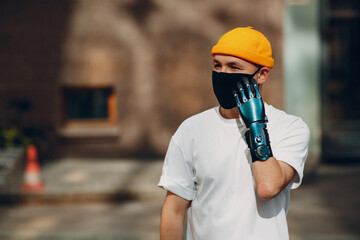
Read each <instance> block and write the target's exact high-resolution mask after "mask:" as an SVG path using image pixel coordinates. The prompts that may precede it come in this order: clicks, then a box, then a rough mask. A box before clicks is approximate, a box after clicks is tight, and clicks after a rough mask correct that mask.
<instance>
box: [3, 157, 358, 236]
mask: <svg viewBox="0 0 360 240" xmlns="http://www.w3.org/2000/svg"><path fill="white" fill-rule="evenodd" d="M161 165H162V161H161V160H154V161H138V160H134V159H128V160H121V161H114V160H101V161H99V160H90V159H88V160H79V159H66V160H62V161H59V162H54V163H53V164H50V165H48V166H46V167H44V168H43V169H42V176H43V180H44V183H45V185H46V188H45V191H44V193H43V194H40V195H34V196H31V198H30V200H31V201H27V203H26V204H14V205H2V206H0V239H9V240H25V239H26V240H64V239H70V240H72V239H73V240H85V239H86V240H95V239H96V240H108V239H121V240H152V239H159V235H158V228H159V219H160V211H161V205H162V202H163V199H164V192H163V191H162V190H161V189H158V188H157V187H156V183H157V181H158V179H159V175H160V172H161ZM359 189H360V165H347V166H335V165H332V166H330V165H328V166H326V165H322V166H320V167H319V169H318V174H317V177H316V178H315V179H314V180H313V181H311V182H307V183H306V182H305V184H304V185H302V186H301V188H300V189H298V190H295V191H293V192H292V201H291V206H290V212H289V216H288V220H289V229H290V232H291V239H292V240H325V239H329V240H337V239H339V240H340V239H341V240H342V239H344V240H358V239H360V230H359V220H360V192H359Z"/></svg>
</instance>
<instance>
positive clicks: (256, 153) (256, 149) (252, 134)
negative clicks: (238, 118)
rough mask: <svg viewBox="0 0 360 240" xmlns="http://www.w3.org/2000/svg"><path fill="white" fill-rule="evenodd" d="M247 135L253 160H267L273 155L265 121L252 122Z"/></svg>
mask: <svg viewBox="0 0 360 240" xmlns="http://www.w3.org/2000/svg"><path fill="white" fill-rule="evenodd" d="M245 135H246V141H247V143H248V146H249V148H250V153H251V158H252V161H253V162H255V161H266V160H267V159H269V158H270V157H272V156H273V155H272V150H271V146H270V140H269V134H268V131H267V129H266V124H265V123H259V122H255V123H252V124H251V125H250V128H249V130H248V131H247V132H246V134H245Z"/></svg>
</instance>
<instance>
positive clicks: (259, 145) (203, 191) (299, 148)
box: [159, 27, 309, 240]
mask: <svg viewBox="0 0 360 240" xmlns="http://www.w3.org/2000/svg"><path fill="white" fill-rule="evenodd" d="M211 54H212V56H213V66H214V69H213V70H214V71H213V76H212V78H213V79H212V80H213V88H214V93H215V95H216V97H217V99H218V101H219V103H220V106H219V107H215V108H212V109H210V110H207V111H205V112H202V113H200V114H197V115H195V116H192V117H190V118H189V119H187V120H185V121H184V122H183V123H182V124H181V126H180V127H179V129H178V130H177V131H176V133H175V134H174V136H173V137H172V139H171V141H170V145H169V148H168V152H167V154H166V157H165V162H164V166H163V172H162V176H161V179H160V182H159V186H160V187H163V188H164V189H166V190H167V195H166V199H165V202H164V206H163V210H162V216H161V224H160V225H161V226H160V238H161V239H162V240H168V239H171V240H175V239H176V240H177V239H179V240H180V239H183V238H184V230H185V229H186V231H185V235H186V239H188V240H189V239H191V240H192V239H194V240H195V239H196V240H222V239H223V240H232V239H234V240H235V239H236V240H238V239H246V240H249V239H256V240H263V239H267V240H269V239H274V240H282V239H289V234H288V228H287V223H286V214H287V210H288V207H289V192H290V189H294V188H297V187H298V186H299V185H300V183H301V180H302V176H303V169H304V163H305V160H306V156H307V145H308V141H309V130H308V128H307V126H306V124H305V123H304V122H303V121H302V120H301V119H300V118H298V117H295V116H291V115H288V114H286V113H285V112H283V111H280V110H278V109H276V108H274V107H272V106H270V105H267V104H266V103H263V101H262V99H261V94H260V92H261V86H262V84H264V83H265V82H266V81H267V79H268V76H269V71H270V69H271V68H272V67H273V65H274V60H273V58H272V50H271V45H270V43H269V41H268V40H267V39H266V37H265V36H264V35H263V34H261V33H260V32H258V31H256V30H254V29H252V28H251V27H247V28H236V29H233V30H231V31H229V32H228V33H226V34H225V35H223V36H222V37H221V38H220V40H219V42H218V43H217V44H216V45H215V46H214V47H213V49H212V51H211ZM186 216H187V218H186Z"/></svg>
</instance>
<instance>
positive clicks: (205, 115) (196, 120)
mask: <svg viewBox="0 0 360 240" xmlns="http://www.w3.org/2000/svg"><path fill="white" fill-rule="evenodd" d="M215 116H216V108H210V109H207V110H204V111H202V112H200V113H197V114H195V115H192V116H191V117H189V118H187V119H185V120H184V121H183V122H182V124H181V125H192V124H201V123H203V121H204V120H207V121H208V120H210V119H212V118H214V117H215Z"/></svg>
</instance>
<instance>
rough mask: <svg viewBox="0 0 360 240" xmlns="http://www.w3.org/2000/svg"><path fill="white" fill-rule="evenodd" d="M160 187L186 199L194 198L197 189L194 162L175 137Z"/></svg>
mask: <svg viewBox="0 0 360 240" xmlns="http://www.w3.org/2000/svg"><path fill="white" fill-rule="evenodd" d="M158 186H159V187H162V188H164V189H166V190H168V191H170V192H172V193H174V194H176V195H178V196H180V197H182V198H184V199H187V200H189V201H191V200H194V198H195V194H196V191H195V190H194V189H195V184H194V171H193V164H192V162H191V158H190V156H188V154H186V153H185V152H184V150H183V147H181V146H180V145H179V144H178V143H177V142H176V141H175V139H174V137H173V138H172V139H171V141H170V144H169V147H168V150H167V153H166V156H165V161H164V165H163V169H162V175H161V177H160V182H159V184H158Z"/></svg>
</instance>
